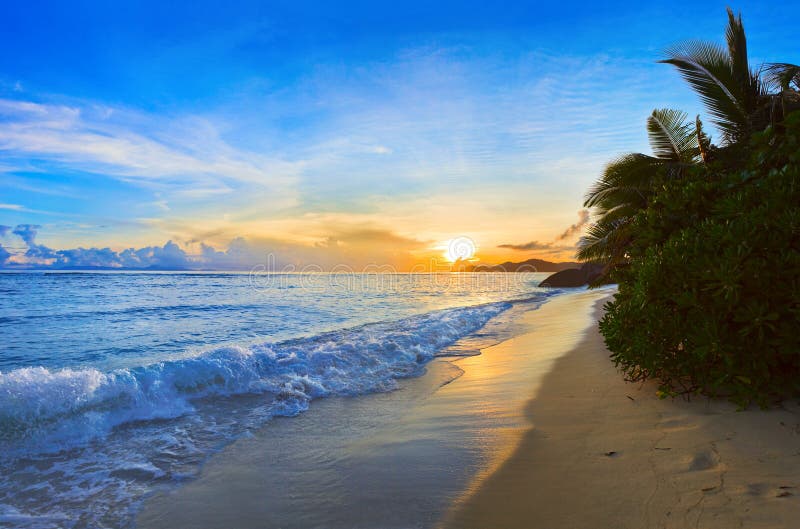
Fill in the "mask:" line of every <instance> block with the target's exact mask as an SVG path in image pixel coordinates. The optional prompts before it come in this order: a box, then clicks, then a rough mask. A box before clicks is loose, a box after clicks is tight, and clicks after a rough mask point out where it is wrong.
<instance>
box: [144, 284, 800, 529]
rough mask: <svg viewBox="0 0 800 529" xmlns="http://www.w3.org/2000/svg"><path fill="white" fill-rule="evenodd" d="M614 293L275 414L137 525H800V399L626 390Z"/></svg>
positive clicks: (558, 306)
mask: <svg viewBox="0 0 800 529" xmlns="http://www.w3.org/2000/svg"><path fill="white" fill-rule="evenodd" d="M608 295H609V292H608V291H589V292H580V293H576V294H570V295H565V296H559V297H556V298H554V299H553V300H551V301H549V302H548V303H546V304H545V305H544V306H542V307H541V308H539V309H537V310H532V311H529V312H524V313H522V314H521V315H520V316H519V317H518V318H517V319H516V320H515V321H514V328H515V329H516V330H515V332H516V333H518V334H517V335H516V336H514V337H513V338H511V339H508V340H506V341H503V342H502V343H499V344H497V345H495V346H492V347H488V348H485V349H483V350H482V354H481V355H479V356H473V357H468V358H463V359H460V360H456V361H444V360H436V361H434V362H431V363H430V364H429V366H428V367H429V369H428V373H427V374H426V375H425V376H423V377H420V378H417V379H409V380H406V381H403V384H402V388H401V389H400V390H398V391H395V392H392V393H386V394H378V395H368V396H364V397H357V398H350V399H347V398H333V399H322V400H320V401H315V402H314V403H312V406H311V409H310V410H309V411H307V412H306V413H303V414H302V415H300V416H298V417H295V418H288V419H278V420H275V421H273V422H272V423H270V424H267V425H266V426H265V427H264V428H263V429H261V430H260V431H257V432H255V433H254V434H253V435H252V436H251V437H249V438H245V439H241V440H239V441H237V442H235V443H233V444H232V445H229V446H228V447H226V448H224V449H223V450H222V451H221V452H220V453H219V454H217V455H215V456H214V457H212V458H211V459H210V460H209V461H208V462H207V463H206V465H205V466H204V467H203V470H202V473H201V475H200V476H199V477H198V478H197V479H195V480H193V481H191V482H189V483H187V484H186V485H185V486H183V487H180V488H178V489H173V490H167V491H163V492H161V493H158V494H155V495H154V496H152V497H151V498H150V499H149V500H148V502H147V503H146V504H145V506H144V508H143V509H142V511H141V512H140V515H139V516H138V519H137V526H138V527H139V528H162V527H163V528H167V527H169V528H172V527H193V528H220V529H222V528H226V529H229V528H237V529H248V528H256V527H258V528H298V529H300V528H303V529H307V528H317V527H318V528H325V529H336V528H342V529H344V528H348V529H358V528H364V529H407V528H428V527H440V526H444V527H450V528H467V527H469V528H472V527H474V528H481V529H495V528H497V529H504V528H515V527H525V528H544V529H556V528H595V527H596V528H603V529H606V528H626V527H630V528H640V529H641V528H651V527H652V528H657V527H665V528H684V527H708V528H716V527H719V528H733V527H747V528H750V527H755V528H759V527H770V528H780V527H787V528H789V527H792V528H794V527H800V523H798V521H800V408H798V407H797V406H790V405H788V404H787V405H786V406H785V407H784V408H783V409H776V410H771V411H767V412H764V411H760V410H748V411H744V412H737V411H736V408H735V406H733V405H730V404H727V403H724V402H709V401H707V400H705V399H701V400H697V401H694V402H686V401H683V400H674V401H673V400H659V399H658V398H656V396H655V390H656V387H655V385H654V384H644V385H634V384H628V383H625V382H624V381H623V380H622V378H621V376H620V375H619V373H617V372H616V371H615V369H614V368H613V366H612V365H611V363H610V360H609V358H608V352H607V351H606V349H605V347H604V345H603V342H602V340H601V338H600V336H599V334H598V332H597V330H596V321H597V318H598V317H599V315H600V312H599V311H600V307H601V305H602V302H603V301H604V300H605V299H607V298H608ZM795 487H797V488H795Z"/></svg>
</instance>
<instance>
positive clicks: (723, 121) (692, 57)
mask: <svg viewBox="0 0 800 529" xmlns="http://www.w3.org/2000/svg"><path fill="white" fill-rule="evenodd" d="M667 57H668V58H667V59H664V60H662V61H660V62H662V63H665V64H671V65H673V66H675V67H676V68H677V69H678V71H679V72H680V74H681V76H682V77H683V78H684V79H685V80H686V82H688V83H689V85H690V86H691V87H692V88H693V89H694V91H695V92H697V94H698V95H699V96H700V99H701V101H702V102H703V104H704V105H705V106H706V108H707V109H708V112H709V113H710V114H711V116H712V121H713V123H714V124H715V125H716V126H717V127H719V129H720V130H721V131H722V132H723V134H724V135H725V137H726V139H727V140H728V141H731V142H734V141H736V140H737V139H738V138H740V137H741V136H742V134H743V133H744V131H746V130H747V129H748V116H747V112H746V110H745V109H744V107H743V106H742V105H741V104H740V103H741V102H742V100H743V96H742V93H741V89H740V87H739V86H738V83H737V82H736V80H735V79H734V77H733V72H732V64H731V58H730V57H729V55H728V52H727V50H725V49H723V48H722V47H721V46H718V45H716V44H710V43H704V42H696V41H692V42H686V43H683V44H680V45H678V46H676V47H674V48H671V49H670V50H668V51H667Z"/></svg>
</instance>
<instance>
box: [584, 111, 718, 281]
mask: <svg viewBox="0 0 800 529" xmlns="http://www.w3.org/2000/svg"><path fill="white" fill-rule="evenodd" d="M687 117H688V116H687V115H686V113H685V112H681V111H679V110H671V109H660V110H654V111H653V113H652V114H651V115H650V117H648V118H647V133H648V137H649V139H650V146H651V148H652V150H653V154H652V155H647V154H640V153H632V154H625V155H623V156H620V157H619V158H617V159H615V160H613V161H612V162H611V163H609V164H608V165H607V166H606V168H605V171H603V175H602V176H601V177H600V179H599V180H598V181H597V182H596V183H595V184H594V185H593V186H592V188H591V189H590V190H589V192H588V193H587V195H586V200H585V202H584V207H587V208H591V209H592V211H593V214H594V216H595V217H596V219H597V220H596V221H595V222H594V223H593V224H591V225H590V226H589V228H588V230H587V234H586V235H585V236H583V237H581V240H580V242H579V244H578V254H577V257H578V259H580V260H581V261H588V262H594V263H601V264H604V265H606V272H608V271H610V269H612V268H614V267H617V266H619V265H620V264H622V263H624V262H625V261H626V259H627V257H626V254H627V249H628V247H629V245H630V243H631V241H632V238H633V233H632V230H631V219H632V218H633V216H634V215H635V214H636V213H637V212H639V211H641V210H642V209H644V208H646V207H647V205H648V201H649V200H650V199H651V197H652V194H653V184H654V182H655V181H656V179H657V178H659V177H660V176H661V175H662V174H664V175H666V177H667V178H678V177H680V176H681V175H682V174H683V173H684V171H685V170H686V168H687V167H689V166H691V165H693V164H696V163H698V162H700V161H701V160H702V159H703V158H705V156H706V155H705V154H703V153H707V152H708V149H709V145H710V144H709V142H708V137H707V136H706V135H705V134H704V133H703V130H702V123H701V122H700V119H699V118H697V120H696V121H695V123H693V124H692V123H690V122H687Z"/></svg>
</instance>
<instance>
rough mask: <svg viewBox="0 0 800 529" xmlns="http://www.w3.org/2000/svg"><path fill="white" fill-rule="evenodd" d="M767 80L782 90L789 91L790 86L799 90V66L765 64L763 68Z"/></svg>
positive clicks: (783, 63)
mask: <svg viewBox="0 0 800 529" xmlns="http://www.w3.org/2000/svg"><path fill="white" fill-rule="evenodd" d="M764 70H765V72H766V76H767V78H768V79H770V80H772V81H773V82H774V83H776V84H777V85H778V86H780V87H781V89H782V90H791V89H792V85H794V86H795V89H796V90H800V66H798V65H796V64H790V63H787V62H775V63H770V64H767V65H766V67H765V68H764Z"/></svg>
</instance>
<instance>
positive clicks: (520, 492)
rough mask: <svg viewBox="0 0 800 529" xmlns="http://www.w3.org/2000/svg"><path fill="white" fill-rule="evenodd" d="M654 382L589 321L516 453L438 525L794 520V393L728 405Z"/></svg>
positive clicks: (776, 523)
mask: <svg viewBox="0 0 800 529" xmlns="http://www.w3.org/2000/svg"><path fill="white" fill-rule="evenodd" d="M596 310H597V312H596V319H597V318H599V317H600V306H599V305H598V306H597V308H596ZM517 345H518V346H519V347H527V348H532V347H533V346H534V344H533V343H526V342H525V339H524V338H522V339H518V340H517ZM656 389H657V388H656V385H655V384H653V383H646V384H643V385H640V384H630V383H626V382H624V381H623V380H622V378H621V377H620V375H619V374H618V373H617V372H616V371H615V369H614V368H613V366H612V365H611V364H610V362H609V359H608V352H607V350H606V349H605V347H604V344H603V342H602V339H601V336H600V335H599V333H598V331H597V328H596V326H594V325H592V326H590V327H589V329H587V332H586V336H585V338H584V340H583V341H582V342H581V343H580V344H579V345H578V346H577V347H576V348H575V349H574V350H573V351H571V352H570V353H569V354H567V355H565V356H564V357H562V358H560V359H559V360H558V361H557V362H556V363H555V366H554V368H553V370H552V371H551V372H550V373H549V374H548V375H547V376H546V377H545V379H544V382H543V383H542V386H541V387H540V389H539V391H538V394H537V395H536V397H535V398H534V399H532V400H531V401H530V402H529V403H528V405H527V407H526V409H525V415H526V417H527V420H528V421H529V424H530V425H531V429H530V430H528V432H527V433H526V434H525V435H524V437H523V439H522V440H521V442H520V444H519V445H518V447H517V448H516V450H515V451H514V453H513V454H512V455H511V456H510V457H509V458H508V459H507V460H506V461H505V462H504V463H503V464H502V465H501V466H500V467H499V468H498V469H497V471H496V472H494V473H493V474H492V475H491V476H490V477H488V478H487V479H486V480H484V481H483V482H482V483H481V485H480V487H478V488H477V490H476V491H475V492H474V493H473V494H472V495H470V497H468V498H467V499H466V500H465V502H463V504H462V505H461V506H460V507H459V508H458V509H456V510H455V511H454V512H451V513H450V514H449V516H448V519H447V523H446V526H447V527H450V528H467V527H475V528H488V527H492V528H515V527H525V528H546V529H553V528H604V529H605V528H628V527H630V528H689V527H691V528H694V527H700V528H720V529H722V528H725V529H729V528H734V527H745V528H748V529H749V528H761V527H764V528H796V527H800V407H798V405H797V404H790V403H787V404H785V405H784V406H783V407H782V408H780V409H773V410H769V411H762V410H759V409H749V410H746V411H737V409H736V407H735V406H733V405H731V404H729V403H726V402H720V401H710V400H708V399H705V398H701V399H695V400H694V401H693V402H687V401H685V400H682V399H676V400H671V399H670V400H660V399H658V398H657V397H656Z"/></svg>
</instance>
